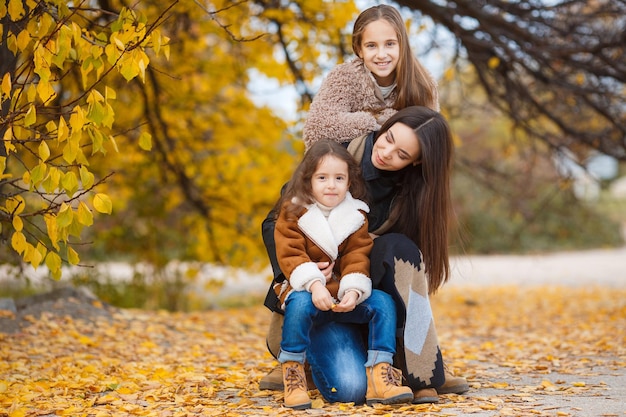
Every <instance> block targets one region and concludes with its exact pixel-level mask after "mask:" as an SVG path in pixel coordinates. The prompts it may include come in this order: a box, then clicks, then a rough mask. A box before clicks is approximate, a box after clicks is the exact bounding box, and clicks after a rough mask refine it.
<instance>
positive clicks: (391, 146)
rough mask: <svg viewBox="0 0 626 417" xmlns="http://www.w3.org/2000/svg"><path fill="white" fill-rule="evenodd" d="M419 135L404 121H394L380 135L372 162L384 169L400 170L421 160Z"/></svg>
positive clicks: (375, 145) (373, 151) (373, 152)
mask: <svg viewBox="0 0 626 417" xmlns="http://www.w3.org/2000/svg"><path fill="white" fill-rule="evenodd" d="M420 156H421V152H420V144H419V141H418V140H417V135H416V134H415V132H413V129H411V128H410V127H409V126H407V125H405V124H404V123H400V122H397V123H394V124H393V125H392V126H391V127H390V128H389V130H387V131H386V132H385V133H383V134H382V135H380V137H379V138H378V139H377V140H376V142H375V143H374V149H373V150H372V164H373V165H374V166H375V167H376V168H378V169H381V170H383V171H399V170H401V169H402V168H405V167H407V166H409V165H411V164H413V165H417V164H418V163H419V162H420Z"/></svg>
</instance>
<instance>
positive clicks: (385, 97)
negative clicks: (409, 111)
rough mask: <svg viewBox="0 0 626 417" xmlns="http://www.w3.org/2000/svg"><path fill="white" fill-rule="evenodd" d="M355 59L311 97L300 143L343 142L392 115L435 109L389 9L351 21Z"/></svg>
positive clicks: (424, 76)
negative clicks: (409, 108)
mask: <svg viewBox="0 0 626 417" xmlns="http://www.w3.org/2000/svg"><path fill="white" fill-rule="evenodd" d="M352 49H353V51H354V53H355V54H356V55H357V57H356V58H355V59H354V60H352V61H351V62H346V63H343V64H340V65H338V66H336V67H335V68H333V69H332V70H331V71H330V72H329V73H328V75H327V76H326V78H325V79H324V81H323V82H322V85H321V87H320V89H319V91H318V92H317V94H316V95H315V99H314V100H313V103H312V104H311V108H310V110H309V113H308V115H307V119H306V122H305V125H304V132H303V135H304V141H305V144H306V145H307V147H308V146H310V144H311V143H313V142H314V141H316V140H318V139H333V140H336V141H337V142H348V141H350V140H352V139H354V138H356V137H358V136H361V135H363V134H365V133H368V132H372V131H375V130H378V129H380V126H381V125H382V124H383V123H384V122H385V121H386V120H387V118H389V116H391V115H392V114H394V113H395V112H396V111H397V110H399V109H402V108H404V107H407V106H416V105H420V106H426V107H429V108H431V109H433V110H437V111H438V110H439V99H438V95H437V84H436V82H435V80H434V79H433V78H432V76H431V75H430V74H429V72H428V71H427V70H426V69H425V68H424V67H423V66H422V64H421V63H420V62H419V61H418V60H417V58H416V57H415V56H414V55H413V52H412V51H411V46H410V44H409V36H408V34H407V31H406V26H405V23H404V20H403V19H402V16H401V15H400V13H399V12H398V11H397V10H396V9H395V8H394V7H392V6H388V5H384V4H383V5H378V6H374V7H370V8H369V9H366V10H364V11H363V12H362V13H361V14H360V15H359V16H358V17H357V19H356V21H355V22H354V27H353V30H352Z"/></svg>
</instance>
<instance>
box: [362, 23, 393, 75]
mask: <svg viewBox="0 0 626 417" xmlns="http://www.w3.org/2000/svg"><path fill="white" fill-rule="evenodd" d="M360 48H361V51H360V53H359V54H358V55H359V57H360V58H362V59H363V63H364V64H365V67H366V68H367V69H368V70H370V72H371V73H372V74H373V75H374V78H376V82H377V83H378V85H380V86H381V87H385V86H389V85H391V84H393V82H394V80H395V78H396V72H395V71H396V66H398V60H399V59H400V42H399V41H398V35H396V31H395V29H394V28H393V26H392V25H391V24H390V23H389V22H387V21H386V20H385V19H379V20H375V21H373V22H370V23H368V24H367V26H365V30H364V31H363V36H362V38H361V45H360Z"/></svg>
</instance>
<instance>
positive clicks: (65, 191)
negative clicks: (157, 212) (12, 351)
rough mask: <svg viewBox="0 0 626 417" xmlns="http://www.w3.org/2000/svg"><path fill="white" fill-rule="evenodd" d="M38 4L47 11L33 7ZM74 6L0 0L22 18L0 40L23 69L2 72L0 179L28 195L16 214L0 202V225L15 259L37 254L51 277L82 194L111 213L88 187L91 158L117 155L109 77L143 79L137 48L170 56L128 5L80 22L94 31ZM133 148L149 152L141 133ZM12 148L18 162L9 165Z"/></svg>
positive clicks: (72, 259) (85, 216)
mask: <svg viewBox="0 0 626 417" xmlns="http://www.w3.org/2000/svg"><path fill="white" fill-rule="evenodd" d="M48 7H49V9H50V10H52V9H54V10H55V13H54V14H53V13H48V12H44V13H35V12H34V11H35V10H47V8H48ZM82 12H84V10H81V9H80V8H74V9H70V8H69V7H68V3H67V2H61V1H56V0H48V1H44V2H41V1H35V0H9V1H7V2H0V18H3V19H8V20H10V21H13V22H17V21H22V22H20V24H19V25H10V26H9V25H5V26H4V27H5V29H7V28H9V29H8V30H5V31H6V38H5V39H6V43H5V45H3V46H4V47H6V48H7V49H8V51H9V52H10V53H12V54H13V55H14V57H11V58H14V59H15V60H16V62H18V64H19V74H30V76H28V75H22V76H20V77H17V76H16V75H15V73H10V72H7V73H6V74H3V76H2V80H1V81H0V100H1V101H2V104H3V109H5V106H6V108H8V110H7V113H6V114H4V113H3V120H6V121H8V122H7V123H3V128H4V135H3V138H2V139H3V140H4V147H5V149H6V151H7V153H8V154H9V157H8V158H7V157H2V158H1V159H0V168H1V172H0V181H2V180H6V179H9V178H21V179H22V180H23V182H24V183H25V184H26V186H27V191H19V192H18V194H20V193H22V194H24V195H28V198H25V199H21V200H20V204H21V208H20V211H24V213H22V214H21V216H20V213H17V212H15V211H14V208H15V207H13V206H12V204H13V202H12V200H11V199H8V200H6V201H0V211H2V212H3V213H5V214H7V215H8V221H7V222H4V221H3V223H2V225H1V226H2V227H3V228H6V227H7V226H8V227H9V228H13V232H14V233H13V234H12V238H11V247H12V248H13V249H14V250H15V251H16V252H17V253H19V254H21V255H22V257H23V259H24V261H26V262H30V263H31V264H32V265H33V266H35V267H37V266H38V265H39V264H40V263H41V262H43V260H44V258H45V261H46V265H47V266H48V267H49V268H51V270H54V271H56V272H53V274H54V275H55V277H59V276H60V265H61V263H62V262H61V256H60V253H58V252H59V251H60V250H61V249H62V248H61V247H60V245H59V242H64V243H65V246H66V248H67V251H66V253H65V254H66V259H65V260H66V261H68V262H69V263H70V264H75V263H77V262H78V256H77V254H76V252H75V251H74V250H73V249H72V248H70V247H69V246H68V241H67V238H68V236H70V235H72V236H77V237H78V236H79V235H80V232H81V230H82V229H83V227H85V226H91V225H92V224H93V215H92V213H91V209H89V207H88V206H87V202H88V201H89V199H88V197H90V196H93V199H92V203H93V208H94V209H95V210H96V211H97V212H99V213H104V214H110V213H111V212H112V205H113V202H112V201H111V199H110V197H109V196H108V195H107V194H104V193H95V190H93V189H92V188H93V187H95V186H96V185H97V183H96V180H95V175H94V173H92V172H91V171H90V166H91V163H92V162H93V157H94V155H96V154H103V155H104V154H106V152H107V150H108V149H113V150H114V151H117V144H116V143H115V139H114V138H113V135H112V134H111V129H112V128H113V125H114V122H115V116H116V115H115V111H114V108H113V106H112V104H111V102H112V101H113V100H115V99H116V96H117V94H116V91H115V89H114V88H113V87H112V85H113V84H111V83H109V80H112V81H113V82H115V76H116V71H117V73H119V74H121V75H122V77H123V78H124V79H125V80H127V81H129V80H132V79H133V78H135V77H139V78H140V79H141V80H142V81H144V80H145V71H146V69H147V67H148V65H149V64H150V59H149V58H148V55H147V52H146V51H147V50H148V49H151V50H152V51H153V52H154V54H155V56H159V55H162V56H165V57H166V58H168V57H169V52H170V51H169V38H168V37H166V36H163V35H162V34H161V32H160V30H159V29H158V28H157V27H154V26H150V25H149V22H148V21H147V19H146V18H144V17H142V16H140V15H139V14H138V13H136V12H135V11H132V10H129V9H122V11H121V13H120V14H119V16H118V17H117V19H116V20H115V21H114V22H112V23H111V24H110V26H108V27H102V26H99V25H91V26H90V25H87V26H90V27H93V28H97V29H94V30H91V31H90V30H87V29H84V27H85V25H84V19H89V16H84V15H83V16H80V13H82ZM70 68H72V69H75V70H76V71H74V72H73V71H68V69H70ZM72 74H79V75H78V77H77V81H78V82H74V81H73V80H70V81H68V79H69V78H71V75H72ZM18 78H19V79H18ZM96 87H97V88H96ZM60 91H62V92H63V97H62V98H59V97H57V94H58V93H59V92H60ZM52 102H54V104H55V107H54V108H50V107H49V106H50V105H51V103H52ZM68 109H69V111H68ZM89 147H90V148H91V155H88V154H87V152H88V151H86V149H87V150H88V149H89ZM140 147H141V148H142V149H150V148H151V140H150V136H149V135H147V134H143V135H142V136H141V139H140ZM12 153H15V154H16V156H17V157H18V158H19V160H20V161H21V163H20V164H12V163H10V161H11V158H10V156H11V154H12ZM45 194H48V195H45ZM50 195H51V196H53V197H50ZM83 196H84V197H83ZM18 197H20V196H19V195H18ZM20 198H21V197H20ZM66 202H67V203H66ZM30 217H32V219H36V218H37V217H43V219H44V221H45V223H46V226H47V233H48V235H47V236H41V232H40V230H39V229H38V228H36V227H34V225H35V224H36V221H28V222H24V221H23V220H24V219H26V218H30ZM29 228H31V230H29V231H26V230H25V229H29ZM18 229H19V230H18ZM0 230H2V229H0ZM53 252H55V253H53Z"/></svg>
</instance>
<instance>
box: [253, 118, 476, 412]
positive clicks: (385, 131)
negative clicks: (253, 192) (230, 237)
mask: <svg viewBox="0 0 626 417" xmlns="http://www.w3.org/2000/svg"><path fill="white" fill-rule="evenodd" d="M453 148H454V146H453V142H452V135H451V132H450V128H449V126H448V124H447V122H446V121H445V119H444V118H443V117H442V116H441V114H439V113H438V112H436V111H434V110H431V109H429V108H427V107H422V106H411V107H407V108H404V109H402V110H400V111H398V112H397V113H396V114H394V115H393V116H391V117H390V118H389V119H388V120H387V121H386V122H385V123H384V124H383V126H382V127H381V129H380V130H379V131H377V132H372V133H370V134H367V135H365V136H362V137H360V138H357V139H354V140H352V141H351V142H350V143H349V144H348V150H349V151H350V153H351V154H352V155H353V156H354V157H355V158H356V159H357V160H358V161H359V162H360V164H361V171H362V173H363V176H364V179H365V181H366V185H367V187H368V190H369V194H370V196H369V197H370V198H369V203H370V213H369V214H368V220H369V230H370V232H371V233H372V234H373V235H375V236H376V237H375V239H374V246H373V248H372V252H371V255H370V261H371V271H370V276H371V278H372V284H373V287H374V288H377V289H381V290H383V291H385V292H387V293H388V294H390V295H391V296H392V297H393V298H394V301H395V306H396V311H397V318H398V322H397V333H396V334H397V353H396V356H395V358H394V364H395V366H397V367H398V368H400V369H401V370H402V373H403V376H404V378H405V379H406V383H407V385H408V386H410V387H411V388H412V390H413V392H414V401H413V402H414V403H423V402H436V401H437V391H435V388H438V387H439V388H440V389H441V391H440V392H441V393H443V392H457V393H461V392H465V391H467V389H468V386H467V383H466V382H465V381H464V380H463V379H462V378H454V377H452V376H451V377H450V378H446V377H445V376H444V366H443V359H442V357H441V351H440V349H439V345H438V341H437V334H436V331H435V327H434V322H433V318H432V311H431V308H430V303H429V300H428V296H429V294H433V293H434V292H436V291H437V289H438V288H439V287H440V286H441V285H442V284H443V283H444V282H445V281H446V280H447V279H448V277H449V272H450V268H449V261H448V249H447V248H448V222H449V218H450V211H451V204H450V172H451V166H452V155H453ZM273 223H274V221H273V218H272V216H270V217H268V219H266V221H265V222H264V224H263V238H264V241H265V244H266V247H267V249H268V254H269V257H270V261H271V263H272V267H273V269H274V277H275V281H276V282H281V281H282V280H284V276H283V274H282V272H281V271H280V268H278V266H277V263H276V256H275V249H274V244H273V228H274V226H273ZM422 253H423V254H424V257H422ZM318 267H319V268H320V269H321V270H322V272H323V273H325V276H326V278H327V279H329V278H330V272H329V269H332V265H318ZM265 305H266V306H267V307H268V308H270V310H272V311H277V312H280V309H279V306H278V305H277V304H276V299H275V295H274V292H273V290H272V291H271V292H269V293H268V297H267V298H266V301H265ZM272 325H273V328H272V327H271V328H270V334H269V336H268V348H269V349H270V352H272V353H275V352H277V351H278V348H277V345H276V343H277V340H276V339H280V336H278V337H277V336H276V333H277V332H278V334H280V317H279V316H278V315H277V314H274V315H273V320H272ZM362 332H363V329H362V328H359V327H358V326H356V325H342V324H335V323H333V324H332V325H326V326H320V327H317V328H315V329H314V330H313V331H312V332H311V342H312V343H311V346H310V348H309V350H308V351H307V360H308V362H309V364H310V366H311V371H312V377H313V381H314V382H315V385H316V387H317V388H318V389H319V390H320V393H321V394H322V395H323V396H324V398H325V399H326V400H328V401H330V402H335V401H337V402H350V401H354V402H362V401H363V399H364V396H365V390H366V388H367V381H366V378H365V373H364V370H363V369H364V368H363V363H365V360H366V349H365V347H364V345H363V343H362V342H361V341H360V340H359V339H358V338H357V337H354V336H355V335H358V334H362ZM279 342H280V341H279V340H278V343H279ZM446 379H449V380H448V381H447V382H448V384H445V385H444V383H445V382H446ZM450 384H451V385H450ZM446 385H449V386H448V387H446ZM262 388H263V387H262ZM281 388H282V387H281Z"/></svg>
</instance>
